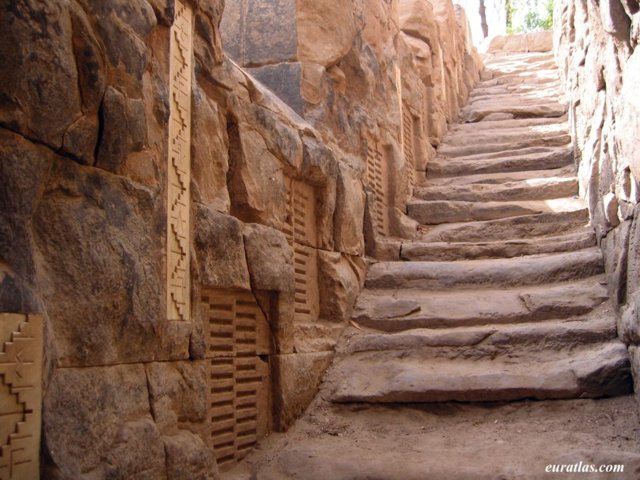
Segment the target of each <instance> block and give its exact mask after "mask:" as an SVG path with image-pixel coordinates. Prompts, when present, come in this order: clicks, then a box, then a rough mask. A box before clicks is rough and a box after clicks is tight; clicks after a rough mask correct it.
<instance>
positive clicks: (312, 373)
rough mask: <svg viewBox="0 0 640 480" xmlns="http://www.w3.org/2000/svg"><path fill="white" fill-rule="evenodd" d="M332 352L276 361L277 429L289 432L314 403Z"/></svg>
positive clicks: (289, 356) (285, 356) (288, 357)
mask: <svg viewBox="0 0 640 480" xmlns="http://www.w3.org/2000/svg"><path fill="white" fill-rule="evenodd" d="M333 355H334V354H333V352H319V353H304V354H297V355H277V356H275V357H273V360H274V364H273V368H274V372H275V375H276V378H277V385H278V389H277V390H276V392H275V398H274V402H275V405H276V406H277V407H276V410H275V411H276V417H275V422H276V428H277V429H278V430H286V429H287V428H288V427H289V426H291V424H292V422H293V420H294V419H295V418H297V417H298V416H299V415H300V414H301V413H302V412H303V411H304V410H305V408H307V405H309V403H310V402H311V400H313V397H315V395H316V392H317V390H318V385H319V384H320V382H321V380H322V377H323V375H324V372H325V370H326V369H327V367H328V366H329V364H330V363H331V360H332V359H333Z"/></svg>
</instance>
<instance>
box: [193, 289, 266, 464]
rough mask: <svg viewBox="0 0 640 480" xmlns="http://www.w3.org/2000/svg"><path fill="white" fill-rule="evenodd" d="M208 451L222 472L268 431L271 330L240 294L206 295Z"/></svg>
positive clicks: (255, 305)
mask: <svg viewBox="0 0 640 480" xmlns="http://www.w3.org/2000/svg"><path fill="white" fill-rule="evenodd" d="M201 308H202V309H203V310H202V313H203V318H204V319H205V333H206V338H207V353H206V358H207V362H208V370H209V375H208V391H209V398H208V406H209V421H210V424H209V425H210V440H211V445H212V447H213V450H214V454H215V456H216V460H217V462H218V466H219V467H220V468H221V469H223V470H224V469H226V468H229V467H231V466H233V465H234V464H235V463H236V462H237V461H239V460H241V459H242V458H244V457H245V456H246V455H247V454H248V453H249V452H250V451H251V449H252V448H253V447H254V446H255V445H256V443H257V441H258V440H259V439H260V438H262V437H264V436H265V435H266V434H267V433H268V432H269V430H270V428H271V375H270V368H269V358H268V356H269V355H270V354H271V353H273V352H272V348H271V336H270V330H269V324H268V322H267V319H266V317H265V315H264V314H263V312H262V310H261V308H260V306H259V305H258V303H257V301H256V299H255V297H254V296H253V294H252V293H251V292H247V291H243V290H226V289H204V290H203V292H202V302H201Z"/></svg>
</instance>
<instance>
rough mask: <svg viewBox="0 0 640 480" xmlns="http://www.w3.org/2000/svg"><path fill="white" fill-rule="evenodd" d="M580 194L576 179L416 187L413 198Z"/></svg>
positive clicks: (472, 199)
mask: <svg viewBox="0 0 640 480" xmlns="http://www.w3.org/2000/svg"><path fill="white" fill-rule="evenodd" d="M577 193H578V180H577V178H576V177H546V178H529V179H526V180H520V181H512V182H505V183H500V184H494V183H467V184H466V185H465V184H460V185H451V184H448V185H446V184H445V185H442V186H438V185H437V184H435V182H434V184H433V185H429V186H425V187H416V188H414V190H413V196H414V197H415V198H418V199H421V200H447V199H449V198H453V199H455V200H456V201H464V202H482V201H492V202H495V201H505V200H545V199H551V198H562V197H570V196H572V195H576V194H577Z"/></svg>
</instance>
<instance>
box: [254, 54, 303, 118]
mask: <svg viewBox="0 0 640 480" xmlns="http://www.w3.org/2000/svg"><path fill="white" fill-rule="evenodd" d="M247 71H248V72H249V73H250V74H251V75H252V76H253V77H255V79H256V80H258V81H259V82H261V83H262V84H264V85H265V86H266V87H268V88H269V89H270V90H273V92H274V93H275V94H276V95H278V97H280V98H281V99H282V100H284V102H285V103H286V104H287V105H289V106H290V107H291V108H292V109H293V111H294V112H296V113H297V114H298V115H303V114H304V101H303V99H302V96H301V94H300V84H301V82H302V69H301V66H300V63H298V62H295V63H292V62H288V63H278V64H275V65H266V66H264V67H256V68H247Z"/></svg>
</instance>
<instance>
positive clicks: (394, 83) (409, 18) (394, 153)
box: [221, 0, 481, 258]
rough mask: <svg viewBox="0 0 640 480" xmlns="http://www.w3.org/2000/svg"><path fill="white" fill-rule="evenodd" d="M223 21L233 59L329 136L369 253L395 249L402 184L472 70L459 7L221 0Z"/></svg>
mask: <svg viewBox="0 0 640 480" xmlns="http://www.w3.org/2000/svg"><path fill="white" fill-rule="evenodd" d="M282 16H286V18H287V21H286V22H281V21H280V18H281V17H282ZM221 30H222V37H223V39H224V45H225V50H226V52H227V53H228V55H229V56H230V57H231V58H233V59H234V60H235V61H236V62H238V64H239V65H241V66H242V67H244V68H245V69H246V71H247V72H249V73H251V75H253V76H254V77H255V78H257V79H258V80H260V81H261V82H263V83H264V84H265V85H267V86H268V87H269V88H271V89H272V90H273V91H274V92H275V93H276V94H278V95H279V96H280V98H281V99H282V100H283V101H284V102H286V103H287V104H288V105H289V106H290V107H291V108H292V109H293V110H294V111H296V112H297V113H298V114H299V115H301V116H302V117H303V118H304V119H305V120H307V121H308V122H309V123H311V124H312V125H313V126H314V127H315V128H316V129H317V130H318V131H319V132H320V134H321V136H322V138H323V140H324V141H325V142H326V143H328V144H334V145H339V148H340V150H341V152H342V153H343V155H342V156H341V159H340V160H341V161H340V178H342V179H343V180H342V183H343V185H347V184H354V182H357V181H359V179H362V180H363V181H364V184H365V189H366V191H367V200H366V203H367V208H366V217H365V226H364V227H365V228H364V231H365V234H366V238H365V241H366V250H367V253H368V254H369V255H372V256H375V257H377V258H387V257H390V256H391V257H393V256H395V257H397V255H398V248H397V242H394V241H392V240H389V238H388V237H403V238H410V237H412V236H413V235H415V232H416V224H415V222H413V221H412V220H410V219H409V218H408V217H406V215H405V214H404V213H405V210H406V202H407V200H408V198H409V197H410V194H411V188H412V186H413V184H414V183H415V180H416V178H417V177H418V176H419V175H420V174H421V173H420V172H424V170H425V168H424V167H425V165H426V162H427V161H428V160H429V158H431V157H433V155H434V150H433V148H432V144H433V145H437V144H438V143H439V141H440V139H441V138H442V137H443V135H444V133H445V131H446V125H447V122H448V121H451V120H452V119H453V118H455V116H456V115H457V112H458V110H459V108H460V106H461V105H463V104H464V103H465V102H466V98H467V96H468V93H469V88H470V86H471V85H472V84H473V83H474V82H475V81H477V79H478V72H479V70H480V68H481V62H480V59H479V57H478V55H477V53H476V52H475V49H473V47H472V45H471V41H470V36H469V31H468V24H467V22H466V18H465V16H464V12H462V10H461V9H460V8H459V7H455V9H454V7H453V5H452V3H451V2H450V1H449V0H435V1H433V2H429V1H418V0H400V1H398V0H393V1H388V0H348V1H343V0H339V1H338V0H323V1H316V0H313V1H306V0H298V1H296V0H279V1H277V2H273V1H270V0H230V1H227V3H226V9H225V14H224V16H223V21H222V25H221ZM273 32H277V34H274V33H273ZM339 193H340V191H339ZM337 203H338V205H340V204H341V203H342V201H341V200H340V198H339V199H338V202H337ZM347 203H349V202H347Z"/></svg>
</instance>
